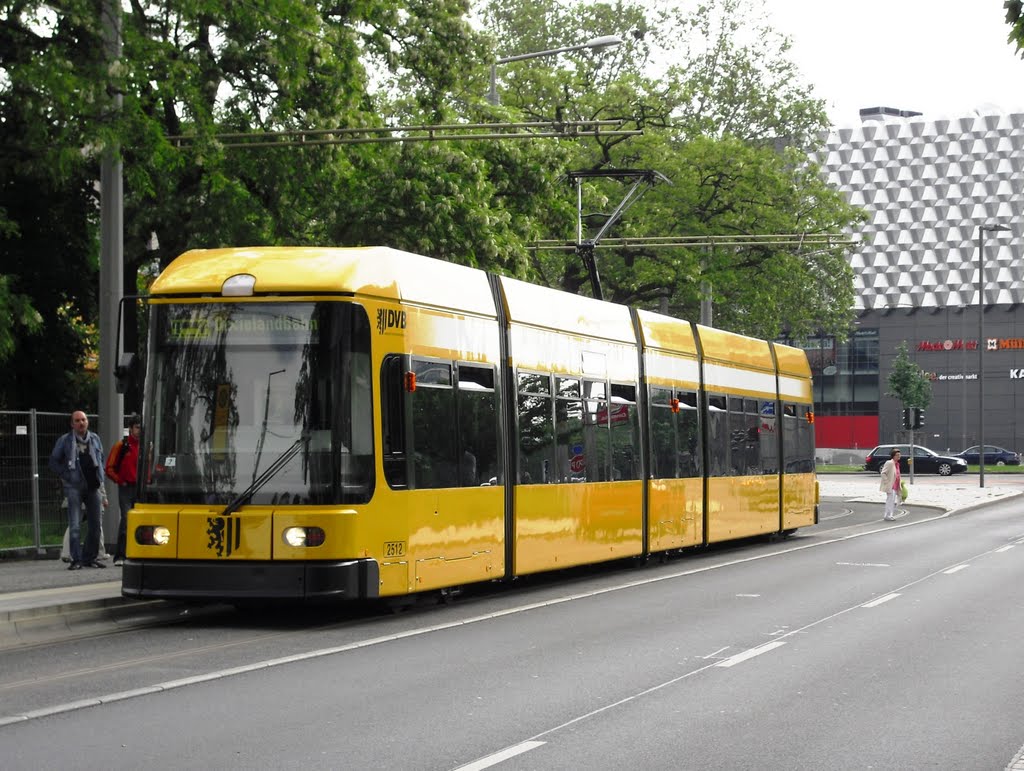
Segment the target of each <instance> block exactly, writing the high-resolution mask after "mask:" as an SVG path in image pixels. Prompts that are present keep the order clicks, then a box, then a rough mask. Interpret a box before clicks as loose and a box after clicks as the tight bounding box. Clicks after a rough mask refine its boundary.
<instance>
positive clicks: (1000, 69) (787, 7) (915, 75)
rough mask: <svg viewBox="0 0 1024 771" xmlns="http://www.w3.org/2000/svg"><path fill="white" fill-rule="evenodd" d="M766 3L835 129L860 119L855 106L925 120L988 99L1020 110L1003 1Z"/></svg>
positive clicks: (1019, 63)
mask: <svg viewBox="0 0 1024 771" xmlns="http://www.w3.org/2000/svg"><path fill="white" fill-rule="evenodd" d="M764 4H765V8H766V9H767V11H768V14H769V16H768V21H769V22H770V23H771V25H772V26H773V27H774V28H775V29H777V30H778V31H779V32H782V33H784V34H786V35H788V36H789V37H790V38H791V39H792V41H793V49H792V51H791V56H792V58H793V60H794V61H795V62H796V63H797V65H798V66H799V67H800V70H801V71H802V72H803V73H804V76H805V78H806V80H807V81H808V82H809V83H811V84H812V85H813V86H814V91H815V96H817V97H818V98H820V99H824V100H825V102H826V105H827V107H828V113H829V117H830V118H831V119H832V123H833V124H834V125H835V126H836V127H843V126H856V125H859V124H860V118H859V113H858V111H859V110H860V109H861V108H862V107H896V108H899V109H904V110H916V111H918V112H922V113H924V115H925V117H926V118H938V117H941V116H947V117H958V116H963V115H970V114H971V113H972V112H973V111H974V110H975V109H976V108H978V107H983V106H992V105H995V106H997V107H1000V108H1002V110H1003V111H1004V112H1024V59H1022V58H1021V57H1020V55H1019V54H1017V53H1015V51H1014V47H1013V46H1011V45H1010V44H1009V43H1007V42H1006V36H1007V34H1008V33H1009V27H1008V26H1007V24H1006V22H1005V21H1004V14H1005V11H1004V10H1003V0H853V1H852V2H841V3H837V2H830V1H829V0H764ZM986 111H988V110H986Z"/></svg>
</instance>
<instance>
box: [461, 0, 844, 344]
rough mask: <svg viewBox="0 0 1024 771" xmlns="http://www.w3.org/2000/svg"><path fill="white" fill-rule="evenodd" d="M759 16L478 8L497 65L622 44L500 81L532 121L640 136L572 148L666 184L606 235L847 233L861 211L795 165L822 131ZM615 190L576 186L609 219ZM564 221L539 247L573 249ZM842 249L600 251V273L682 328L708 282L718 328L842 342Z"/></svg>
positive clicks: (579, 277) (571, 281)
mask: <svg viewBox="0 0 1024 771" xmlns="http://www.w3.org/2000/svg"><path fill="white" fill-rule="evenodd" d="M757 10H758V4H757V3H753V2H749V1H748V0H714V1H713V2H709V3H705V4H700V5H699V6H697V7H695V8H693V9H689V8H688V9H686V10H683V9H680V8H676V7H672V6H667V5H665V6H655V7H653V9H652V8H651V7H650V6H649V5H648V4H642V3H639V2H632V3H631V2H621V3H616V4H608V3H575V4H572V3H568V4H567V3H555V2H552V1H551V0H490V2H486V3H484V4H483V5H482V6H481V17H482V18H483V19H484V22H485V25H486V27H487V29H488V31H490V32H491V33H492V34H493V35H494V36H495V37H496V38H497V39H500V40H501V41H502V46H503V48H505V49H507V53H509V54H512V53H520V52H525V51H532V50H546V49H551V48H556V47H559V46H561V45H564V44H565V43H569V42H573V41H577V40H585V39H588V38H590V37H593V36H596V35H601V34H610V33H615V34H618V35H619V36H620V37H622V38H623V40H624V44H623V45H622V46H620V47H618V48H615V49H607V50H604V51H601V52H598V53H591V52H580V53H575V54H571V55H567V56H565V57H564V59H562V60H560V61H553V62H549V61H544V60H540V61H538V60H527V61H523V62H519V63H510V64H508V65H503V69H502V70H501V72H502V75H501V80H502V98H503V103H504V104H505V105H506V106H515V107H516V108H518V109H521V110H522V111H523V112H524V113H526V114H527V115H529V117H531V118H538V119H546V120H552V119H557V118H558V117H562V118H568V119H589V118H623V119H626V120H627V121H630V122H631V125H640V126H641V127H643V128H644V130H645V135H644V136H643V137H642V138H639V139H636V138H633V139H629V140H628V141H626V140H624V139H622V138H621V137H618V138H616V137H610V138H608V139H606V140H603V141H602V140H598V141H596V142H590V143H581V144H579V145H577V146H576V147H575V148H574V150H575V152H574V154H573V157H572V159H571V162H572V164H573V165H572V166H571V167H570V168H573V169H583V170H587V169H595V170H596V169H602V168H633V169H653V170H656V171H658V172H660V173H662V174H663V175H665V176H666V177H668V178H669V179H670V180H671V181H672V184H671V185H658V186H656V187H655V188H654V189H653V190H651V191H649V192H647V193H646V194H645V195H644V197H643V198H642V199H640V201H639V203H637V204H636V205H635V206H633V207H632V208H631V209H630V210H629V214H628V216H627V217H625V218H623V220H622V221H621V222H620V223H619V224H617V225H616V226H615V227H614V228H613V231H612V232H609V233H608V234H607V235H609V236H632V237H636V236H662V237H666V236H691V237H692V236H696V237H706V238H708V239H709V240H713V239H715V238H717V239H720V240H722V239H727V238H729V237H735V236H753V235H759V234H789V233H805V234H823V233H839V232H843V231H845V230H847V229H849V228H852V227H855V226H856V225H857V224H858V223H859V222H860V221H862V219H863V216H864V215H863V213H862V212H860V211H859V210H857V209H856V208H854V207H852V206H850V205H849V204H848V203H847V202H846V201H845V200H844V199H843V197H842V196H841V195H840V194H839V193H838V192H837V191H835V190H834V189H832V188H830V187H829V186H828V185H827V184H826V183H825V182H824V181H823V179H822V178H821V176H820V174H819V172H818V169H817V168H816V167H814V166H813V164H809V163H808V161H807V154H808V152H809V151H811V150H813V149H816V148H817V146H818V143H819V142H820V139H819V137H821V136H822V135H823V133H824V132H825V131H826V129H827V128H828V123H827V119H826V115H825V112H824V109H823V105H822V103H821V102H820V100H816V99H814V98H813V97H812V95H811V93H810V89H809V87H807V86H806V85H805V84H803V83H802V82H801V79H800V76H799V72H798V71H797V69H796V67H795V65H794V64H793V63H792V62H791V61H790V60H789V59H788V57H787V52H788V48H789V43H788V41H787V40H786V39H785V38H784V37H782V36H780V35H778V34H777V33H775V32H774V31H772V30H771V29H770V28H769V27H768V26H767V25H766V24H765V23H764V21H763V19H762V18H761V16H763V14H761V15H760V16H759V15H758V13H757ZM666 62H667V63H668V66H667V67H666V66H665V63H666ZM566 192H567V194H569V193H570V191H568V190H567V191H566ZM624 192H625V190H624V189H623V187H622V185H621V183H618V182H612V181H602V180H593V181H591V182H589V183H588V184H587V185H586V186H585V198H586V200H587V201H588V202H590V208H589V209H588V211H594V210H595V209H598V210H600V211H602V212H604V213H608V212H610V211H611V210H612V209H614V207H615V206H616V205H617V204H618V203H619V202H620V201H621V200H622V197H623V194H624ZM595 219H596V220H597V221H598V222H602V220H601V219H600V218H595ZM574 224H575V223H574V222H573V221H572V220H570V221H569V222H561V223H559V224H555V228H554V229H553V231H552V232H551V233H550V235H549V236H548V237H549V238H566V237H567V238H574V235H575V234H574V233H573V229H572V226H573V225H574ZM848 248H849V247H843V246H837V247H834V248H829V249H793V248H791V247H782V246H770V245H762V246H758V247H746V248H737V247H727V248H717V247H716V248H710V249H709V248H700V249H684V248H677V249H674V250H668V249H657V250H654V249H647V250H643V249H635V248H634V249H629V250H620V251H615V250H611V249H599V251H598V262H599V266H600V272H601V276H602V283H603V285H604V288H605V295H606V296H607V297H609V298H610V299H613V300H616V301H620V302H629V303H636V304H640V305H642V306H647V307H651V308H653V309H657V310H666V311H669V312H671V313H674V314H676V315H681V316H683V317H688V318H696V317H698V315H699V304H700V299H701V288H702V284H704V283H707V284H709V285H710V286H711V288H712V291H713V294H714V300H715V323H716V325H717V326H722V327H725V328H728V329H732V330H734V331H738V332H746V333H750V334H758V335H762V336H768V337H774V336H776V335H777V334H778V333H779V332H780V326H781V324H782V323H783V321H785V322H787V324H788V328H789V331H790V333H791V334H794V335H796V336H801V335H804V334H807V333H809V332H811V331H813V330H816V329H822V328H823V329H826V330H828V331H830V332H832V333H834V334H836V335H837V336H838V337H843V336H844V335H845V334H846V331H847V330H848V328H849V322H850V317H851V313H852V311H851V308H852V305H853V299H854V297H853V279H852V273H851V270H850V267H849V264H848V260H847V252H848ZM535 268H536V271H537V273H538V274H541V275H543V276H544V277H545V278H546V280H548V281H549V282H551V283H553V284H555V285H557V286H559V287H561V288H563V289H566V290H568V291H573V292H578V291H584V290H585V288H586V286H587V285H588V279H587V276H586V274H585V272H584V271H583V269H582V266H580V265H579V264H578V263H577V262H576V261H575V259H574V258H573V257H564V258H562V259H561V260H557V259H556V258H553V257H550V256H548V257H546V258H544V261H543V262H542V261H541V259H540V258H538V259H536V260H535Z"/></svg>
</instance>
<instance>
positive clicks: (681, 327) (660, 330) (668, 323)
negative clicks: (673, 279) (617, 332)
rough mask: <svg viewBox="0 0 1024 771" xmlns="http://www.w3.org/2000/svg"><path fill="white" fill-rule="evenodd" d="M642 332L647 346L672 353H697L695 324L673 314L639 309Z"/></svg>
mask: <svg viewBox="0 0 1024 771" xmlns="http://www.w3.org/2000/svg"><path fill="white" fill-rule="evenodd" d="M637 317H638V318H639V319H640V332H641V334H642V335H643V341H644V345H645V346H646V347H647V348H657V349H659V350H662V351H668V352H670V353H685V354H689V355H691V356H696V355H697V342H696V340H694V337H693V326H692V325H691V324H690V322H689V321H683V320H682V319H677V318H674V317H672V316H665V315H662V314H660V313H654V312H652V311H645V310H641V309H637Z"/></svg>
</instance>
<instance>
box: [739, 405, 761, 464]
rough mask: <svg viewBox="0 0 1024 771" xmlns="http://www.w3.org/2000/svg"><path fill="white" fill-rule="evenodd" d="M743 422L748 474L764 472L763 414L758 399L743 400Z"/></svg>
mask: <svg viewBox="0 0 1024 771" xmlns="http://www.w3.org/2000/svg"><path fill="white" fill-rule="evenodd" d="M743 423H744V441H745V442H746V445H745V448H744V449H745V455H746V467H747V474H750V475H754V474H764V473H766V472H765V469H764V463H763V462H762V458H761V437H760V431H761V414H760V410H759V409H758V404H757V400H756V399H744V400H743Z"/></svg>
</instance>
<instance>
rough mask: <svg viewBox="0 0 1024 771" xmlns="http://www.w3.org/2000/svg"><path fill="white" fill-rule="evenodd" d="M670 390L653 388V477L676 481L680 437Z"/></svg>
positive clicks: (651, 392) (650, 402)
mask: <svg viewBox="0 0 1024 771" xmlns="http://www.w3.org/2000/svg"><path fill="white" fill-rule="evenodd" d="M674 398H675V397H674V396H673V395H672V389H670V388H658V387H656V386H651V389H650V392H649V395H648V404H649V405H650V413H651V420H650V425H651V477H652V478H654V479H674V478H676V477H678V476H680V474H679V473H678V470H677V468H676V458H677V450H676V448H677V447H678V441H679V440H678V437H677V431H678V429H677V428H676V422H677V421H676V413H674V412H672V400H673V399H674Z"/></svg>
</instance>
